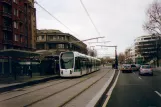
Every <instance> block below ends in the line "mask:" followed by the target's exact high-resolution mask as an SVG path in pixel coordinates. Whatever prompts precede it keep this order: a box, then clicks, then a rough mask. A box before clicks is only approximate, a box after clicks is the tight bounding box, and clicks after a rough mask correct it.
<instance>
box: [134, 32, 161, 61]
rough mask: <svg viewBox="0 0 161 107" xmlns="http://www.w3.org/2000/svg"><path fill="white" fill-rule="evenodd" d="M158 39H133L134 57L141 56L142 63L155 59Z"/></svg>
mask: <svg viewBox="0 0 161 107" xmlns="http://www.w3.org/2000/svg"><path fill="white" fill-rule="evenodd" d="M158 44H161V43H160V42H159V38H158V37H157V36H153V35H146V36H140V37H138V38H136V39H135V51H136V52H135V56H138V55H141V56H142V57H143V59H144V62H149V61H151V60H153V59H156V56H157V46H158Z"/></svg>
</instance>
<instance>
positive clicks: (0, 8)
mask: <svg viewBox="0 0 161 107" xmlns="http://www.w3.org/2000/svg"><path fill="white" fill-rule="evenodd" d="M33 11H35V9H34V7H33V5H32V3H31V2H29V1H28V0H1V1H0V50H3V49H19V50H32V49H33V45H34V42H33V38H32V35H33V34H32V29H33V27H32V26H33V24H32V17H31V16H32V13H33ZM35 23H36V22H35ZM35 26H36V25H35Z"/></svg>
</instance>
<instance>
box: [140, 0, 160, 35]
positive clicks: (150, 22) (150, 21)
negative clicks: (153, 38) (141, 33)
mask: <svg viewBox="0 0 161 107" xmlns="http://www.w3.org/2000/svg"><path fill="white" fill-rule="evenodd" d="M146 15H147V21H146V22H145V23H144V25H143V28H144V30H146V31H148V32H149V33H150V34H161V1H159V0H158V1H157V0H156V1H154V2H153V3H152V4H150V5H149V8H148V9H147V12H146Z"/></svg>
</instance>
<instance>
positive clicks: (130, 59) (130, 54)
mask: <svg viewBox="0 0 161 107" xmlns="http://www.w3.org/2000/svg"><path fill="white" fill-rule="evenodd" d="M125 63H130V64H132V63H135V48H134V46H130V47H128V48H127V49H126V50H125Z"/></svg>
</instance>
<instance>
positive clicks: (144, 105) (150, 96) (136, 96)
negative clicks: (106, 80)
mask: <svg viewBox="0 0 161 107" xmlns="http://www.w3.org/2000/svg"><path fill="white" fill-rule="evenodd" d="M106 107H161V72H159V71H155V72H154V76H139V75H138V72H135V73H134V72H133V73H122V72H121V73H120V75H119V78H118V81H117V84H116V86H115V88H114V90H113V92H112V94H111V96H110V99H109V101H108V104H107V106H106Z"/></svg>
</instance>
